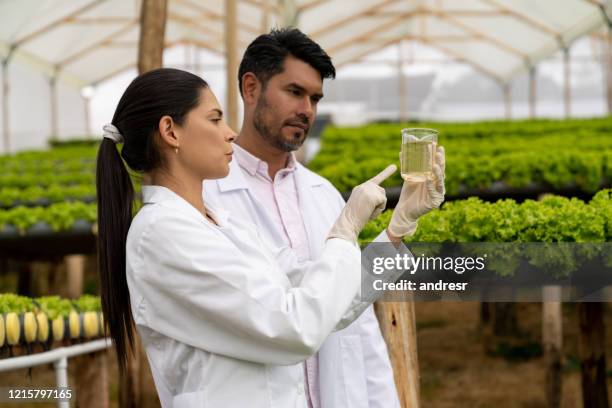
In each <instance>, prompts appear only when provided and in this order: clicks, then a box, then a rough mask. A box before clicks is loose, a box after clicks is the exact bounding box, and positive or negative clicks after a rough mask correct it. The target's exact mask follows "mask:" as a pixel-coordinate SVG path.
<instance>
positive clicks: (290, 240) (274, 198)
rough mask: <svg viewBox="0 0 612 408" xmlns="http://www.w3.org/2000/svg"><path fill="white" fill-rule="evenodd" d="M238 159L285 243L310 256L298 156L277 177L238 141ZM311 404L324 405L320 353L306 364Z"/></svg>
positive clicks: (313, 406)
mask: <svg viewBox="0 0 612 408" xmlns="http://www.w3.org/2000/svg"><path fill="white" fill-rule="evenodd" d="M234 159H235V160H237V162H238V164H239V165H240V167H241V168H242V169H243V170H244V173H245V178H246V180H247V183H248V184H249V188H250V190H251V192H252V193H253V194H254V195H255V198H256V199H257V200H258V201H259V202H260V203H261V205H262V206H263V207H264V208H265V209H266V210H267V211H268V214H269V215H270V216H271V217H272V219H273V221H274V224H275V225H276V226H277V227H278V231H279V232H280V233H281V236H282V237H283V240H284V241H285V244H287V245H289V246H290V247H291V248H292V249H293V250H294V251H295V254H296V256H297V258H298V260H299V261H301V262H304V261H307V260H309V259H310V247H309V245H308V235H307V233H306V227H305V225H304V220H303V218H302V213H301V211H300V206H299V197H298V191H297V185H296V184H295V171H296V170H297V166H296V164H295V157H294V155H293V153H292V154H291V155H290V156H289V162H288V163H287V166H286V167H285V168H283V169H281V170H279V171H278V172H277V173H276V175H275V176H274V180H272V178H271V177H270V175H269V174H268V164H267V163H266V162H264V161H263V160H261V159H259V158H257V157H255V156H253V155H252V154H251V153H249V152H247V151H246V150H244V149H243V148H241V147H240V146H238V145H237V144H234ZM304 371H305V379H306V389H307V390H308V391H307V397H308V398H307V400H308V405H309V407H311V408H319V407H320V406H321V403H320V398H319V382H318V377H319V375H318V371H319V359H318V353H317V354H315V355H314V356H312V357H310V358H309V359H308V360H306V362H305V364H304Z"/></svg>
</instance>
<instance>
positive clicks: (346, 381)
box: [204, 160, 400, 408]
mask: <svg viewBox="0 0 612 408" xmlns="http://www.w3.org/2000/svg"><path fill="white" fill-rule="evenodd" d="M296 166H297V169H296V170H295V172H294V175H295V184H296V187H297V190H298V199H299V205H300V210H301V213H302V217H303V220H304V225H305V227H306V233H307V235H308V242H309V246H310V254H311V256H312V259H317V257H319V256H320V255H321V253H322V251H323V249H324V244H325V239H326V237H327V234H328V233H329V230H330V229H331V227H332V225H333V224H334V222H335V221H336V219H337V218H338V215H339V214H340V211H341V210H342V208H343V207H344V204H345V203H344V200H343V199H342V196H341V195H340V193H339V192H338V191H337V190H336V188H335V187H334V186H333V185H332V184H331V183H330V182H329V181H327V180H326V179H324V178H323V177H321V176H319V175H317V174H315V173H313V172H312V171H310V170H308V169H307V168H305V167H304V166H302V165H301V164H299V163H296ZM243 171H244V170H243V169H242V168H241V167H240V165H239V164H238V162H237V160H234V161H232V162H231V164H230V173H229V175H228V176H227V177H225V178H223V179H219V180H210V181H205V182H204V201H205V202H207V203H211V204H212V205H214V206H215V207H217V208H223V209H224V210H226V211H228V212H230V213H231V215H232V217H238V218H240V219H242V220H245V221H250V222H253V223H255V224H256V225H257V227H258V232H259V233H261V234H262V235H264V236H266V237H267V238H268V239H269V240H270V242H272V243H274V244H275V245H277V246H283V245H285V243H284V242H283V238H282V236H281V235H280V232H279V231H278V228H279V227H278V226H277V225H275V223H274V221H273V220H272V218H271V217H270V215H269V214H268V211H269V210H268V209H266V208H263V206H262V205H261V204H259V201H258V200H257V198H256V197H255V195H254V194H253V193H252V192H251V191H250V189H249V185H248V182H247V179H246V178H245V176H244V173H243ZM319 392H320V399H321V406H322V408H396V407H399V406H400V405H399V400H398V397H397V390H396V388H395V383H394V379H393V371H392V368H391V364H390V361H389V356H388V352H387V347H386V345H385V342H384V340H383V338H382V335H381V332H380V327H379V325H378V321H377V320H376V316H375V315H374V311H373V308H372V307H371V306H370V307H369V308H368V309H366V311H365V312H364V313H363V314H362V315H361V317H360V318H359V319H358V320H357V321H355V322H354V323H353V324H351V325H350V326H349V327H347V328H346V329H344V330H342V331H338V332H335V333H332V334H331V335H330V336H329V337H328V338H327V340H326V341H325V342H324V343H323V345H322V346H321V348H320V350H319Z"/></svg>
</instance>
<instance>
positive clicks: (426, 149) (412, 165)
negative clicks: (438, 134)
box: [401, 140, 436, 181]
mask: <svg viewBox="0 0 612 408" xmlns="http://www.w3.org/2000/svg"><path fill="white" fill-rule="evenodd" d="M435 150H436V143H434V142H432V141H429V140H424V141H423V140H415V141H409V142H406V143H403V144H402V160H401V171H402V178H403V179H404V180H407V181H425V180H426V179H427V178H430V177H431V172H432V166H433V160H434V151H435Z"/></svg>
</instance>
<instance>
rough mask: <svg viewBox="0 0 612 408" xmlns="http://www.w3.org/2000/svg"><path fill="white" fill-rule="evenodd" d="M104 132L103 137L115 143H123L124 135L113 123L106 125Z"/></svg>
mask: <svg viewBox="0 0 612 408" xmlns="http://www.w3.org/2000/svg"><path fill="white" fill-rule="evenodd" d="M102 130H104V134H103V135H102V137H105V138H107V139H110V140H112V141H113V142H115V143H123V141H124V139H123V135H122V134H121V132H119V129H117V127H116V126H115V125H113V124H111V123H109V124H107V125H104V127H103V128H102Z"/></svg>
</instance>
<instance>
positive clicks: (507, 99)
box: [502, 82, 512, 120]
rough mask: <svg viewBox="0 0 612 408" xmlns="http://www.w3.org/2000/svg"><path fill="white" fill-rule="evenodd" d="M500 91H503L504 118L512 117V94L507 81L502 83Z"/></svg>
mask: <svg viewBox="0 0 612 408" xmlns="http://www.w3.org/2000/svg"><path fill="white" fill-rule="evenodd" d="M502 91H503V93H504V106H505V112H506V113H505V117H506V120H510V119H512V95H511V93H510V83H509V82H507V83H505V84H502Z"/></svg>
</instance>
